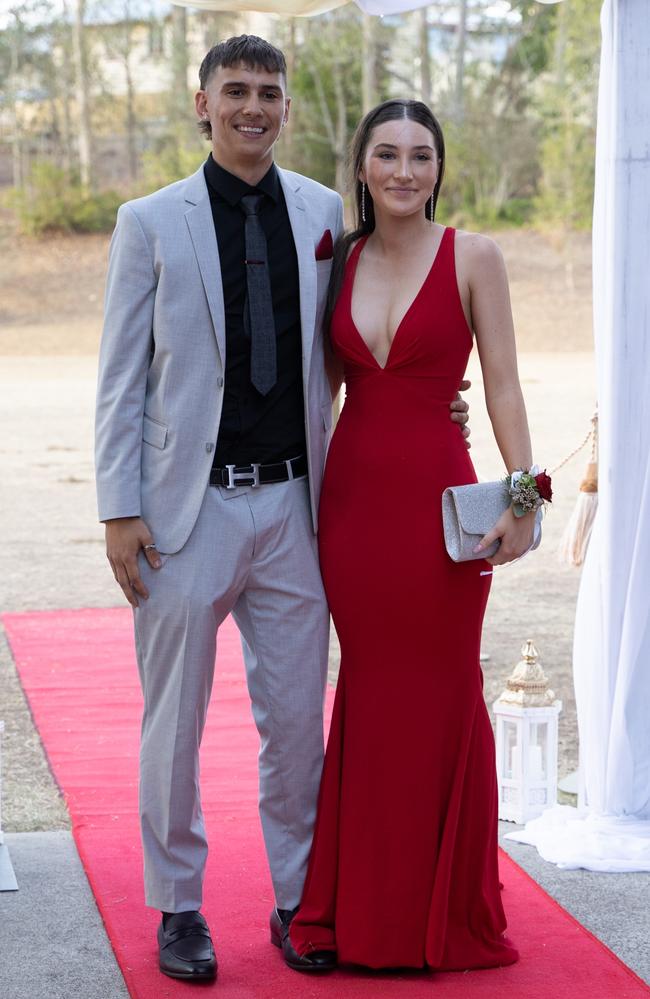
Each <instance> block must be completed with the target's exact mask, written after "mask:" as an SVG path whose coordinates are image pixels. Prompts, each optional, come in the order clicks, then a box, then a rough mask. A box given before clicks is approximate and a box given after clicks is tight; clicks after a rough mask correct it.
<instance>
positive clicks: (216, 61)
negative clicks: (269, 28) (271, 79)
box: [199, 35, 287, 90]
mask: <svg viewBox="0 0 650 999" xmlns="http://www.w3.org/2000/svg"><path fill="white" fill-rule="evenodd" d="M239 63H243V64H244V66H248V67H249V68H250V69H265V70H266V71H267V72H268V73H282V75H283V76H284V78H285V80H286V78H287V60H286V59H285V58H284V54H283V53H282V52H281V51H280V49H276V47H275V45H271V43H270V42H267V41H265V40H264V39H263V38H258V37H257V35H238V36H237V37H236V38H228V39H226V41H225V42H219V43H218V44H217V45H213V46H212V48H211V49H210V51H209V52H208V54H207V55H206V57H205V59H204V60H203V62H202V63H201V66H200V68H199V80H200V82H201V90H205V88H206V85H207V82H208V80H209V79H210V77H211V76H212V74H213V73H214V71H215V69H218V68H219V66H238V65H239Z"/></svg>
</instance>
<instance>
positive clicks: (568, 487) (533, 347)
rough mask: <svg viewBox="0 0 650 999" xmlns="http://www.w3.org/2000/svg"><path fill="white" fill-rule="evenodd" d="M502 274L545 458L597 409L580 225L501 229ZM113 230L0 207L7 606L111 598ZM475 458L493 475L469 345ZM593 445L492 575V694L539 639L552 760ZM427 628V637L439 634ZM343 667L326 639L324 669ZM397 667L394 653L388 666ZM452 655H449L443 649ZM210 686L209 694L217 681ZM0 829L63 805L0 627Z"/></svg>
mask: <svg viewBox="0 0 650 999" xmlns="http://www.w3.org/2000/svg"><path fill="white" fill-rule="evenodd" d="M496 238H497V240H498V242H499V244H500V245H501V247H502V248H503V251H504V254H505V257H506V263H507V266H508V270H509V274H510V278H511V291H512V299H513V310H514V313H515V320H516V326H517V333H518V343H519V351H520V369H521V376H522V384H523V387H524V392H525V395H526V400H527V405H528V409H529V417H530V423H531V431H532V435H533V441H534V449H535V455H536V456H537V458H538V460H540V461H542V462H544V463H546V464H548V467H549V468H553V466H554V465H556V464H558V463H559V462H560V460H561V459H562V458H563V457H564V456H565V455H566V454H567V453H568V452H569V451H571V450H572V449H573V448H574V447H575V446H576V445H577V444H578V443H580V441H581V440H582V438H583V437H584V435H585V434H586V432H587V430H588V429H589V418H590V416H591V413H592V411H593V408H594V371H593V356H592V343H591V314H590V296H591V289H590V272H591V267H590V248H589V238H588V236H587V235H580V236H578V237H574V238H573V240H572V242H571V244H570V245H569V246H568V247H566V246H565V245H563V242H562V239H561V238H560V237H559V236H553V235H543V234H540V233H535V232H522V231H514V230H513V231H506V232H502V233H499V234H496ZM107 249H108V239H107V237H105V236H90V237H79V236H76V237H75V236H60V237H55V238H51V239H47V240H43V241H37V240H29V239H24V238H21V239H17V238H15V237H14V236H12V235H11V233H10V231H9V229H8V228H7V226H6V225H5V226H4V228H3V225H2V220H1V219H0V257H1V258H2V261H3V266H2V270H1V271H0V418H1V420H2V427H3V434H2V437H1V438H0V455H1V457H0V461H1V463H2V470H3V471H2V477H1V480H0V489H1V491H2V499H1V503H2V511H3V515H2V518H0V552H1V553H2V554H1V556H0V557H1V558H2V572H1V573H0V587H1V601H0V606H1V607H2V609H3V610H10V611H21V610H28V609H50V608H61V607H82V606H112V605H117V604H120V602H121V595H120V594H119V592H118V591H117V589H116V587H115V584H114V582H113V580H112V577H111V574H110V571H109V569H108V566H107V564H106V561H105V558H104V554H103V531H102V528H101V526H100V525H99V524H98V523H97V521H96V513H95V499H94V485H93V468H92V410H93V402H94V384H95V371H96V352H97V344H98V340H99V333H100V327H101V307H102V295H103V282H104V275H105V263H106V254H107ZM470 374H471V376H472V378H473V380H474V386H473V388H472V390H471V391H470V393H469V401H470V405H471V412H472V428H473V435H472V439H473V442H474V446H473V450H472V456H473V459H474V461H475V464H476V467H477V471H478V473H479V476H480V477H481V478H493V477H497V476H498V475H500V474H501V462H500V459H499V456H498V453H497V451H496V447H495V445H494V442H493V441H492V439H491V432H490V427H489V421H488V419H487V415H486V413H485V407H484V404H483V401H482V390H481V378H480V369H479V368H478V365H477V363H476V359H475V358H473V359H472V361H471V364H470ZM585 460H586V456H585V455H584V454H583V455H581V456H579V457H578V458H577V459H576V460H574V461H573V462H572V463H571V464H569V465H568V466H566V468H564V469H563V470H562V471H561V472H559V473H558V475H557V476H556V480H555V487H556V496H555V500H554V503H553V506H552V510H551V513H550V515H549V516H548V518H547V520H546V523H545V528H544V534H545V538H544V544H543V547H542V549H541V550H540V551H539V552H537V553H535V555H534V556H531V557H530V558H529V559H526V560H524V561H523V562H522V563H520V564H517V565H514V566H512V567H509V568H506V569H503V570H500V571H499V572H498V573H497V574H496V575H495V578H494V583H493V587H492V595H491V597H490V604H489V607H488V614H487V617H486V625H485V630H484V642H483V651H484V653H485V654H486V655H487V656H488V657H489V658H488V659H487V661H486V662H485V663H484V672H485V689H486V700H487V702H488V704H489V705H491V704H492V702H493V700H494V699H495V698H496V697H497V696H498V694H499V693H500V691H501V690H502V688H503V686H504V682H505V679H506V678H507V676H508V674H509V673H510V672H511V670H512V668H513V667H514V665H515V663H516V662H517V660H518V659H519V650H520V647H521V645H522V643H523V642H524V641H525V640H526V639H527V638H529V637H530V638H533V639H534V640H535V641H536V643H537V645H538V648H539V651H540V655H541V658H542V661H543V664H544V667H545V669H546V670H547V672H548V674H549V676H550V678H551V682H552V686H553V687H554V689H555V691H556V694H557V696H558V697H560V698H561V700H562V701H563V711H562V715H561V717H560V773H561V774H562V775H564V774H566V773H568V772H569V771H570V770H572V769H573V768H574V767H575V765H576V763H577V731H576V719H575V702H574V697H573V685H572V669H571V645H572V630H573V616H574V612H575V600H576V595H577V589H578V584H579V571H577V570H575V569H573V568H571V567H569V566H565V565H560V564H559V563H558V561H557V557H556V550H557V545H558V541H559V538H560V536H561V534H562V531H563V529H564V525H565V523H566V521H567V519H568V517H569V515H570V512H571V509H572V507H573V503H574V502H575V497H576V494H577V487H578V483H579V481H580V478H581V476H582V470H583V467H584V462H585ZM433 640H434V636H432V641H433ZM337 666H338V648H337V644H336V639H335V637H333V640H332V648H331V671H332V675H333V676H334V675H335V673H336V670H337ZM396 667H397V669H398V668H399V664H396ZM449 669H453V662H452V663H449ZM215 695H216V696H218V692H215ZM0 717H2V718H4V720H5V723H6V732H5V736H4V743H3V747H4V766H3V771H4V787H3V797H4V800H3V828H4V829H5V830H7V831H21V830H29V829H48V828H61V827H63V826H65V825H66V823H67V813H66V811H65V809H64V807H63V806H62V803H61V801H60V799H59V797H58V793H57V791H56V788H55V786H54V783H53V781H52V779H51V776H50V774H49V770H48V767H47V762H46V760H45V757H44V754H43V751H42V748H41V745H40V741H39V739H38V736H37V734H36V732H35V730H34V727H33V724H32V721H31V716H30V713H29V710H28V708H27V706H26V704H25V701H24V698H23V696H22V692H21V689H20V685H19V683H18V680H17V677H16V674H15V670H14V669H13V665H12V661H11V656H10V653H9V650H8V648H7V647H6V644H5V643H4V642H3V641H0Z"/></svg>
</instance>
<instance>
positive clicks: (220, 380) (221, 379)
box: [217, 378, 223, 388]
mask: <svg viewBox="0 0 650 999" xmlns="http://www.w3.org/2000/svg"><path fill="white" fill-rule="evenodd" d="M217 385H218V386H219V388H223V378H217Z"/></svg>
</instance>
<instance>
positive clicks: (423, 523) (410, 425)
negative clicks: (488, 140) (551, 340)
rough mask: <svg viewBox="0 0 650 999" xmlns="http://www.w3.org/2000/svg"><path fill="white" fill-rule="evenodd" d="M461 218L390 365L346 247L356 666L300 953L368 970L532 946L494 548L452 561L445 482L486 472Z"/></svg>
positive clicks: (346, 567) (337, 715) (340, 468)
mask: <svg viewBox="0 0 650 999" xmlns="http://www.w3.org/2000/svg"><path fill="white" fill-rule="evenodd" d="M454 240H455V233H454V230H453V229H449V228H448V229H446V230H445V232H444V234H443V237H442V241H441V244H440V247H439V249H438V253H437V256H436V258H435V260H434V263H433V265H432V267H431V270H430V272H429V274H428V276H427V278H426V280H425V281H424V284H423V285H422V287H421V289H420V291H419V292H418V295H417V296H416V298H415V300H414V301H413V303H412V305H411V306H410V308H409V310H408V312H407V313H406V315H405V316H404V318H403V320H402V322H401V324H400V326H399V328H398V330H397V332H396V334H395V337H394V340H393V343H392V346H391V350H390V353H389V355H388V359H387V362H386V365H385V367H381V366H380V365H379V363H378V362H377V361H376V359H375V358H374V356H373V355H372V353H371V352H370V350H369V349H368V347H367V345H366V343H365V341H364V340H363V338H362V337H361V334H360V333H359V331H358V329H357V328H356V326H355V324H354V322H353V320H352V312H351V301H352V287H353V283H354V275H355V271H356V266H357V261H358V259H359V255H360V253H361V251H362V249H363V245H364V242H365V241H364V240H361V241H359V243H358V244H357V245H356V247H355V248H354V250H353V252H352V254H351V255H350V258H349V260H348V264H347V269H346V274H345V278H344V282H343V287H342V290H341V295H340V297H339V301H338V304H337V307H336V310H335V314H334V317H333V321H332V327H331V337H332V344H333V347H334V350H335V351H336V352H337V353H338V354H339V355H340V356H341V357H342V358H343V361H344V364H345V379H346V402H345V405H344V407H343V410H342V413H341V417H340V419H339V422H338V425H337V428H336V431H335V434H334V437H333V440H332V444H331V447H330V451H329V454H328V459H327V465H326V469H325V478H324V483H323V490H322V495H321V504H320V514H319V520H320V523H319V545H320V559H321V568H322V573H323V579H324V582H325V588H326V592H327V597H328V600H329V604H330V608H331V612H332V617H333V620H334V624H335V627H336V630H337V633H338V636H339V640H340V645H341V669H340V675H339V681H338V686H337V691H336V698H335V704H334V711H333V717H332V723H331V728H330V735H329V741H328V747H327V754H326V759H325V766H324V770H323V778H322V783H321V790H320V798H319V807H318V816H317V821H316V828H315V834H314V841H313V846H312V852H311V857H310V862H309V869H308V873H307V880H306V883H305V889H304V895H303V899H302V902H301V905H300V909H299V911H298V913H297V915H296V917H295V918H294V920H293V922H292V925H291V940H292V942H293V945H294V947H295V948H296V950H297V951H298V953H299V954H305V953H308V952H309V951H312V952H313V951H315V950H336V951H337V953H338V959H339V961H341V962H344V963H353V964H359V965H364V966H367V967H370V968H396V967H410V968H422V967H426V966H428V967H430V968H432V969H445V970H464V969H468V968H482V967H494V966H500V965H506V964H511V963H512V962H514V961H516V960H517V951H516V950H515V949H514V947H513V946H512V944H511V943H510V942H509V941H508V939H507V938H506V937H504V930H505V926H506V921H505V916H504V912H503V907H502V903H501V897H500V887H499V875H498V868H497V789H496V771H495V751H494V739H493V734H492V728H491V725H490V720H489V716H488V713H487V709H486V706H485V702H484V699H483V689H482V673H481V669H480V665H479V651H480V636H481V626H482V621H483V614H484V610H485V605H486V601H487V597H488V591H489V586H490V576H489V575H481V571H482V570H485V569H486V568H489V567H488V566H487V565H486V563H485V562H484V561H483V560H477V561H472V562H468V563H463V564H455V563H453V562H452V561H451V560H450V559H449V557H448V555H447V554H446V551H445V548H444V541H443V531H442V515H441V494H442V491H443V489H444V488H445V487H446V486H449V485H459V484H462V483H468V482H474V481H476V477H475V473H474V469H473V466H472V463H471V461H470V458H469V455H468V452H467V449H466V447H465V443H464V440H463V438H462V435H461V433H460V431H459V428H458V426H457V425H455V424H454V423H452V422H451V420H450V419H449V403H450V402H451V400H452V399H453V398H454V397H455V395H456V392H457V389H458V386H459V383H460V381H461V379H462V377H463V374H464V371H465V368H466V364H467V359H468V356H469V353H470V351H471V348H472V336H471V333H470V330H469V328H468V326H467V322H466V320H465V316H464V313H463V309H462V305H461V301H460V296H459V292H458V287H457V282H456V271H455V262H454Z"/></svg>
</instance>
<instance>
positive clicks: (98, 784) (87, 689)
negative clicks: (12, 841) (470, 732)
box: [3, 610, 650, 999]
mask: <svg viewBox="0 0 650 999" xmlns="http://www.w3.org/2000/svg"><path fill="white" fill-rule="evenodd" d="M3 622H4V625H5V628H6V630H7V633H8V636H9V641H10V644H11V648H12V650H13V654H14V659H15V661H16V664H17V667H18V670H19V673H20V677H21V680H22V683H23V687H24V689H25V692H26V694H27V697H28V699H29V703H30V706H31V709H32V712H33V715H34V719H35V721H36V724H37V726H38V729H39V732H40V734H41V738H42V740H43V742H44V744H45V749H46V752H47V754H48V756H49V760H50V763H51V766H52V769H53V771H54V774H55V776H56V778H57V780H58V782H59V784H60V786H61V787H62V788H63V791H64V793H65V797H66V801H67V804H68V808H69V810H70V814H71V816H72V822H73V829H74V835H75V839H76V842H77V846H78V848H79V852H80V854H81V858H82V861H83V863H84V866H85V869H86V873H87V875H88V878H89V880H90V883H91V886H92V889H93V892H94V893H95V898H96V900H97V904H98V906H99V909H100V911H101V914H102V917H103V919H104V922H105V924H106V929H107V931H108V934H109V936H110V939H111V943H112V945H113V948H114V950H115V953H116V955H117V959H118V961H119V963H120V966H121V968H122V972H123V974H124V977H125V979H126V982H127V985H128V988H129V990H130V992H131V995H132V996H134V997H138V999H163V997H168V996H180V995H184V996H190V995H194V996H196V995H198V993H199V992H201V993H202V994H203V992H205V991H207V992H210V993H211V992H212V991H213V990H216V992H218V994H219V995H220V996H222V997H223V999H276V997H278V999H280V997H282V999H311V997H323V999H334V997H336V999H338V997H339V996H340V997H342V999H365V997H368V999H370V997H375V999H377V997H382V996H383V997H386V999H393V997H402V996H403V997H404V999H424V997H427V999H429V997H437V999H448V997H460V996H462V997H464V999H475V997H476V999H482V997H486V999H487V997H490V999H492V997H496V996H499V997H500V999H548V997H549V996H551V997H552V999H563V997H567V999H568V997H571V999H613V997H616V999H636V997H641V996H644V997H647V996H648V994H650V989H648V987H647V986H646V985H645V984H644V983H643V982H641V981H640V979H638V978H637V977H636V976H635V975H634V974H633V973H632V972H631V971H630V970H629V969H627V968H626V967H625V966H624V965H623V964H622V963H621V962H620V961H619V960H618V959H617V958H616V957H615V956H614V955H613V954H612V953H611V952H610V951H608V950H607V949H606V948H605V947H603V946H602V944H600V943H599V942H598V941H597V940H595V938H594V937H592V936H591V935H590V934H589V933H588V932H587V931H586V930H584V929H583V928H582V927H581V926H579V925H578V924H577V923H576V922H575V921H574V920H573V919H572V918H571V917H570V916H569V915H568V914H567V913H566V912H564V911H563V910H562V909H561V908H560V907H559V906H558V905H557V904H556V903H555V902H554V901H553V900H552V899H550V898H549V897H548V896H547V895H546V894H545V893H544V892H543V891H541V889H539V888H538V887H537V885H535V884H534V882H533V881H531V880H530V879H529V878H528V876H527V875H526V874H524V873H523V871H521V870H520V869H519V868H518V867H517V866H516V865H515V864H513V863H512V862H511V861H510V860H509V859H508V858H507V857H506V856H505V854H502V855H501V873H502V879H503V881H504V883H505V895H504V902H505V905H506V911H507V914H508V918H509V924H510V925H509V933H510V935H511V936H512V938H513V939H514V940H515V942H516V943H517V945H518V947H519V949H520V951H521V955H522V959H521V961H520V963H519V964H517V965H514V966H513V967H511V968H506V969H503V970H496V971H474V972H468V973H466V974H444V975H436V976H432V975H429V974H424V973H415V974H413V973H410V974H390V975H389V974H376V973H375V974H367V975H366V974H362V973H357V972H353V971H337V972H335V973H334V974H333V975H330V976H327V977H326V978H322V979H318V980H314V979H313V978H309V977H307V976H304V975H299V974H296V973H295V972H292V971H290V970H289V969H288V968H286V967H285V966H284V964H283V962H282V959H281V956H280V953H279V951H278V950H276V948H275V947H272V946H271V945H270V943H269V942H268V933H267V921H268V916H269V912H270V909H271V907H272V904H273V899H272V892H271V885H270V879H269V875H268V870H267V867H266V860H265V857H264V852H263V847H262V838H261V834H260V829H259V821H258V818H257V810H256V799H257V775H256V754H257V736H256V733H255V730H254V726H253V722H252V718H251V713H250V707H249V703H248V697H247V693H246V687H245V683H244V672H243V664H242V660H241V652H240V647H239V640H238V636H237V633H236V631H235V628H234V626H233V625H232V624H231V623H228V625H227V626H226V627H224V628H223V629H222V632H221V634H220V646H219V657H218V663H217V665H218V670H217V676H216V680H215V687H214V694H213V699H212V708H211V714H210V718H209V720H208V727H207V730H206V734H205V739H204V745H203V752H202V768H203V772H202V786H203V801H204V810H205V814H206V821H207V826H208V833H209V838H210V843H211V854H210V859H209V861H208V870H207V879H206V904H205V906H204V912H205V914H206V916H207V918H208V920H209V922H210V924H211V926H212V928H213V931H214V933H215V936H216V945H217V952H218V956H219V961H220V970H219V979H218V982H217V984H216V985H214V986H211V985H209V986H207V987H197V986H189V985H182V984H177V983H175V982H172V981H171V980H170V979H167V978H165V977H164V976H163V975H161V974H160V973H159V971H158V970H157V954H156V950H155V942H154V941H155V928H156V925H157V915H156V913H154V912H152V911H150V910H148V909H146V908H145V906H144V904H143V901H142V885H141V879H142V869H141V859H140V842H139V832H138V822H137V774H136V767H137V746H138V728H139V716H140V691H139V687H138V681H137V672H136V666H135V660H134V651H133V640H132V633H131V613H130V611H129V610H81V611H61V612H51V613H33V614H8V615H5V616H4V617H3Z"/></svg>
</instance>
